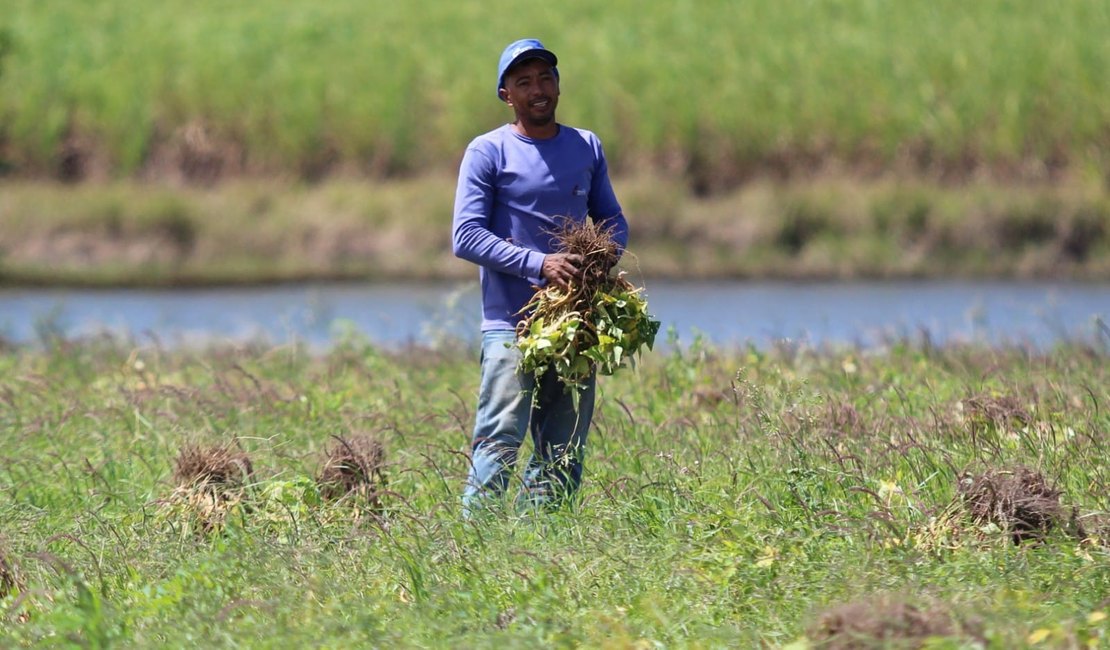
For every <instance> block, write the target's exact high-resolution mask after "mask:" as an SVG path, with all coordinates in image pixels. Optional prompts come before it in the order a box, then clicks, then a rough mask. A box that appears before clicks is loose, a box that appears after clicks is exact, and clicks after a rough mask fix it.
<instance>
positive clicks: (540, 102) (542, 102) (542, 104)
mask: <svg viewBox="0 0 1110 650" xmlns="http://www.w3.org/2000/svg"><path fill="white" fill-rule="evenodd" d="M550 105H551V100H550V99H537V100H536V101H534V102H532V103H531V104H529V106H531V107H532V108H547V107H548V106H550Z"/></svg>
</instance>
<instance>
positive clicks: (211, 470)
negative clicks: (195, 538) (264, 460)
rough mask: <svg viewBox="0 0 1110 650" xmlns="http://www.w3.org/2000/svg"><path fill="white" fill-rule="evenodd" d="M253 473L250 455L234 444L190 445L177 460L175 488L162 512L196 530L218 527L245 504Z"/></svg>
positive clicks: (206, 531)
mask: <svg viewBox="0 0 1110 650" xmlns="http://www.w3.org/2000/svg"><path fill="white" fill-rule="evenodd" d="M253 472H254V468H253V466H252V465H251V461H250V458H249V457H248V456H247V454H246V453H244V452H243V451H241V450H239V449H238V448H236V447H234V446H232V445H228V444H219V445H213V446H201V445H196V444H187V445H185V446H183V447H182V448H181V450H180V451H179V452H178V455H177V458H176V460H175V461H174V471H173V478H174V482H175V483H176V487H175V488H174V491H173V493H172V494H171V495H170V496H169V498H167V499H166V500H165V501H163V503H162V505H163V514H165V515H167V516H172V518H174V519H178V520H179V521H181V522H182V523H184V524H185V525H186V526H187V527H188V528H190V529H192V531H193V532H195V533H210V532H214V531H216V530H219V529H220V528H222V527H223V524H224V522H225V521H226V520H227V517H228V515H229V514H230V513H232V512H234V511H235V510H236V509H237V508H239V507H240V506H241V505H242V503H243V500H244V497H245V496H246V490H247V483H248V480H249V479H250V477H251V475H252V474H253Z"/></svg>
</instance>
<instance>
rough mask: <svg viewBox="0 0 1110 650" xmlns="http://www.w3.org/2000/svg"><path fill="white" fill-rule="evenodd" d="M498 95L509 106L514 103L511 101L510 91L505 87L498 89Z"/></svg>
mask: <svg viewBox="0 0 1110 650" xmlns="http://www.w3.org/2000/svg"><path fill="white" fill-rule="evenodd" d="M497 96H498V97H500V98H501V101H503V102H505V103H506V104H508V105H509V106H512V105H513V103H512V102H510V101H509V91H507V90H505V89H504V88H500V89H498V91H497Z"/></svg>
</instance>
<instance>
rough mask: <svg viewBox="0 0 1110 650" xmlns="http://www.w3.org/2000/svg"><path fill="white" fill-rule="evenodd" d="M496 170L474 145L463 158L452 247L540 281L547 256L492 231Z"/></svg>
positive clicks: (479, 261)
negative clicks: (513, 242)
mask: <svg viewBox="0 0 1110 650" xmlns="http://www.w3.org/2000/svg"><path fill="white" fill-rule="evenodd" d="M496 175H497V169H496V166H495V165H494V163H493V161H492V160H491V159H490V158H489V156H487V155H485V154H484V153H482V152H481V151H479V150H478V149H477V148H475V147H473V146H471V147H469V148H468V149H467V150H466V153H465V154H464V155H463V160H462V165H461V166H460V168H459V184H458V188H457V189H456V191H455V216H454V220H453V223H452V229H451V245H452V249H453V250H454V253H455V256H457V257H460V258H462V259H464V260H467V261H469V262H473V263H475V264H478V265H479V266H484V267H486V268H489V269H493V270H495V271H500V272H502V273H509V274H511V275H516V276H519V277H523V278H530V279H532V280H539V278H541V277H543V262H544V254H543V253H540V252H539V251H534V250H530V249H527V248H524V247H522V246H516V245H514V244H511V243H509V242H508V241H506V240H505V238H503V237H499V236H498V235H496V234H495V233H494V232H493V231H491V230H490V221H491V219H492V215H493V195H494V192H495V187H494V179H495V178H496Z"/></svg>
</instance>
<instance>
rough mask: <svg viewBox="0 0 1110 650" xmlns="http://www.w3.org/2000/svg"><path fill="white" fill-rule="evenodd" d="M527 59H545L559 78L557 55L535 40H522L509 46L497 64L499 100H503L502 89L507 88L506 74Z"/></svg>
mask: <svg viewBox="0 0 1110 650" xmlns="http://www.w3.org/2000/svg"><path fill="white" fill-rule="evenodd" d="M525 59H543V60H544V61H547V62H548V63H550V64H551V69H552V70H553V71H554V72H555V77H556V78H558V77H559V70H558V69H557V68H556V67H555V65H556V64H557V63H559V59H558V58H556V57H555V53H554V52H552V51H551V50H549V49H547V48H546V47H544V46H543V43H541V42H539V41H537V40H536V39H534V38H522V39H520V40H519V41H516V42H513V43H510V44H509V47H506V48H505V51H504V52H502V53H501V61H500V62H499V63H498V64H497V98H498V99H500V98H501V89H502V88H504V87H505V73H506V72H507V71H508V70H509V68H511V67H513V66H514V65H516V64H517V63H520V62H521V61H523V60H525Z"/></svg>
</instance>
